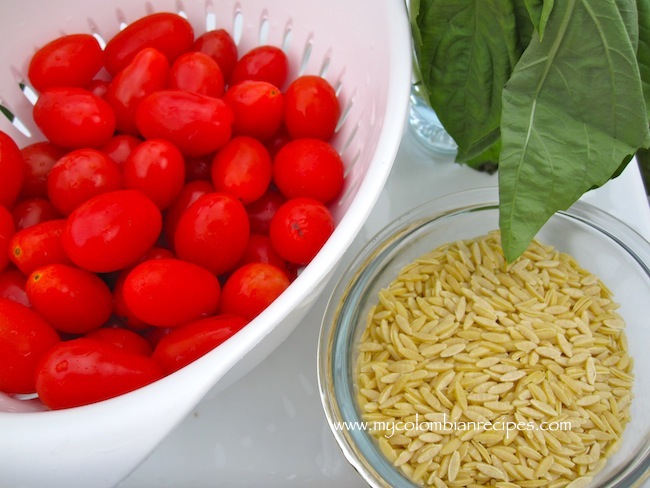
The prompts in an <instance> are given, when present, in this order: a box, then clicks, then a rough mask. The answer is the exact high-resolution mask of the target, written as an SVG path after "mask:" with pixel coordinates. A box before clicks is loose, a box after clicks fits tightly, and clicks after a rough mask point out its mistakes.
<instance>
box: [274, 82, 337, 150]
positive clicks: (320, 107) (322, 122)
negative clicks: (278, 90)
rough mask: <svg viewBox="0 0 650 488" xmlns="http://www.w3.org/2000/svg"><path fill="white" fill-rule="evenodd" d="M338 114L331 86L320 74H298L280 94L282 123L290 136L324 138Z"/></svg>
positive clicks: (331, 134) (330, 134)
mask: <svg viewBox="0 0 650 488" xmlns="http://www.w3.org/2000/svg"><path fill="white" fill-rule="evenodd" d="M340 115H341V108H340V107H339V100H338V98H337V97H336V92H335V91H334V88H332V85H330V84H329V83H328V82H327V80H325V79H324V78H321V77H320V76H314V75H305V76H300V77H298V78H296V79H295V80H293V82H291V84H290V85H289V87H288V88H287V91H286V92H285V94H284V123H285V125H286V126H287V130H288V131H289V135H290V136H291V137H292V138H293V139H298V138H301V137H315V138H316V139H322V140H323V141H328V140H329V139H330V138H331V137H332V136H333V135H334V129H336V124H338V121H339V116H340Z"/></svg>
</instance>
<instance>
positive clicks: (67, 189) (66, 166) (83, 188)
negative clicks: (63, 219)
mask: <svg viewBox="0 0 650 488" xmlns="http://www.w3.org/2000/svg"><path fill="white" fill-rule="evenodd" d="M121 188H122V174H121V173H120V168H119V166H118V165H117V163H116V162H115V161H113V160H112V159H111V158H109V157H108V156H107V155H106V153H103V152H102V151H99V150H98V149H76V150H74V151H71V152H69V153H68V154H66V155H65V156H63V157H62V158H61V159H59V160H58V161H57V162H56V164H55V165H54V166H53V167H52V169H51V170H50V174H49V175H48V176H47V195H48V197H49V199H50V201H51V202H52V204H53V205H54V207H55V208H56V209H57V210H58V211H59V212H60V213H61V214H62V215H69V214H70V213H71V212H72V211H73V210H74V209H75V208H77V207H78V206H79V205H81V204H82V203H84V202H85V201H87V200H89V199H91V198H92V197H94V196H97V195H100V194H102V193H106V192H111V191H117V190H120V189H121Z"/></svg>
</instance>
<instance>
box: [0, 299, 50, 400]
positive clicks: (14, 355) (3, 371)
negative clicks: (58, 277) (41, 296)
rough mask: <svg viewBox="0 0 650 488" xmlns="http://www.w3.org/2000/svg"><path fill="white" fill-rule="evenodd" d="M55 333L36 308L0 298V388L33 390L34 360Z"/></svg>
mask: <svg viewBox="0 0 650 488" xmlns="http://www.w3.org/2000/svg"><path fill="white" fill-rule="evenodd" d="M59 340H60V339H59V335H58V334H57V332H56V331H55V330H54V329H53V328H52V326H51V325H50V324H48V323H47V322H45V320H43V318H41V317H40V316H39V315H38V314H37V313H36V312H34V311H32V310H30V309H29V308H27V307H25V306H24V305H21V304H19V303H16V302H13V301H11V300H7V299H6V298H0V391H3V392H5V393H33V392H34V391H36V385H35V382H34V378H35V376H36V369H37V366H38V363H39V361H40V359H41V357H42V356H43V354H45V352H46V351H48V350H49V349H50V348H52V347H53V346H54V345H55V344H57V343H58V342H59Z"/></svg>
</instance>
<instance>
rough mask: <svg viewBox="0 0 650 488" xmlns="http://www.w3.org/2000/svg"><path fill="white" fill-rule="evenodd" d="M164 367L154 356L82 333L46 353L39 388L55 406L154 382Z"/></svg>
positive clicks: (81, 402) (99, 398) (100, 397)
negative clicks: (134, 351)
mask: <svg viewBox="0 0 650 488" xmlns="http://www.w3.org/2000/svg"><path fill="white" fill-rule="evenodd" d="M162 376H163V371H162V369H161V368H160V366H159V365H158V363H156V362H155V361H154V360H153V359H151V358H149V357H146V356H142V355H140V354H133V353H131V352H127V351H123V350H121V349H120V348H118V347H116V346H114V345H112V344H108V343H106V342H102V341H98V340H95V339H88V338H86V337H81V338H78V339H73V340H69V341H65V342H61V343H59V344H57V345H56V346H55V347H53V348H52V349H50V351H49V352H48V353H47V354H46V355H45V356H44V357H43V360H42V361H41V362H40V364H39V366H38V369H37V373H36V391H37V393H38V396H39V398H40V399H41V401H42V402H43V403H44V404H45V405H46V406H47V407H49V408H51V409H53V410H58V409H63V408H71V407H78V406H81V405H88V404H91V403H95V402H99V401H102V400H107V399H109V398H113V397H116V396H118V395H122V394H124V393H128V392H130V391H133V390H136V389H138V388H141V387H143V386H145V385H148V384H150V383H153V382H154V381H156V380H158V379H160V378H162Z"/></svg>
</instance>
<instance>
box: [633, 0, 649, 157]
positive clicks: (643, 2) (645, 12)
mask: <svg viewBox="0 0 650 488" xmlns="http://www.w3.org/2000/svg"><path fill="white" fill-rule="evenodd" d="M636 5H637V9H638V19H639V31H638V32H639V43H638V46H637V51H636V59H637V61H638V63H639V72H640V73H641V85H642V86H643V94H644V96H645V106H646V117H647V118H648V119H649V120H650V0H637V2H636ZM646 147H648V145H647V144H646Z"/></svg>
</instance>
